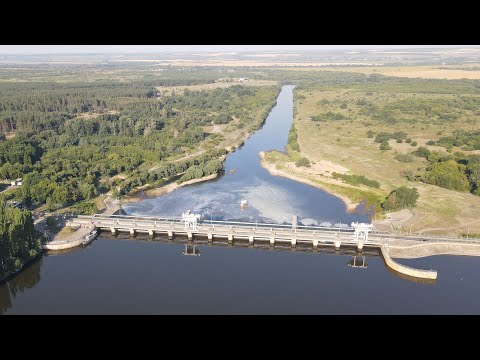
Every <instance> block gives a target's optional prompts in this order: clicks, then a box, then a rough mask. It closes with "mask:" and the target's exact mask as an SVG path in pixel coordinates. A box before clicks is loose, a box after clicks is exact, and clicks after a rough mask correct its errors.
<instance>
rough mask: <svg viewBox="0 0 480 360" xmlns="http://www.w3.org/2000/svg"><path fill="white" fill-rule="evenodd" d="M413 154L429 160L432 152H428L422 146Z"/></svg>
mask: <svg viewBox="0 0 480 360" xmlns="http://www.w3.org/2000/svg"><path fill="white" fill-rule="evenodd" d="M412 154H413V155H415V156H418V157H423V158H425V159H427V158H428V157H429V156H430V150H428V149H427V148H426V147H423V146H420V147H419V148H418V149H417V150H415V151H414V152H412Z"/></svg>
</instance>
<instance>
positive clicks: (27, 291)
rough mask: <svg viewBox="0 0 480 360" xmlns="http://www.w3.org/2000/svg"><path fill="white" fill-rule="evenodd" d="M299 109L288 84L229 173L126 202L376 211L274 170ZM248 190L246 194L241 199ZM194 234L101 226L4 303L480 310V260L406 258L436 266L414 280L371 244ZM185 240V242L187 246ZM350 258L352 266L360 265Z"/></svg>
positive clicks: (281, 211)
mask: <svg viewBox="0 0 480 360" xmlns="http://www.w3.org/2000/svg"><path fill="white" fill-rule="evenodd" d="M292 119H293V86H288V85H287V86H284V87H283V88H282V91H281V93H280V95H279V96H278V99H277V104H276V105H275V106H274V108H273V109H272V111H271V112H270V114H269V116H268V118H267V119H266V122H265V124H264V126H263V127H262V128H261V129H260V130H258V131H257V132H256V133H254V134H253V135H252V136H251V137H250V138H249V139H248V140H246V142H245V145H244V146H242V147H241V148H240V149H237V150H236V151H235V152H233V153H232V154H230V155H229V156H228V157H227V159H226V163H225V174H224V175H223V176H221V177H219V178H218V179H215V180H213V181H209V182H205V183H198V184H194V185H191V186H186V187H183V188H179V189H177V190H175V191H173V192H171V193H169V194H166V195H164V196H161V197H158V198H151V199H145V200H143V201H141V202H138V203H131V204H128V205H125V207H124V208H125V210H126V212H127V213H128V214H135V215H152V216H157V215H158V216H172V215H175V216H179V215H180V214H181V213H182V212H184V211H185V210H187V209H190V210H192V211H193V212H195V213H201V214H202V215H203V216H204V217H205V218H212V219H214V220H245V221H251V222H255V221H258V222H272V223H284V222H286V223H290V222H291V220H292V216H293V215H297V216H298V219H299V221H302V222H304V223H305V224H310V223H315V224H321V223H322V222H330V223H331V224H338V223H342V224H349V223H350V222H352V221H369V218H368V215H366V214H365V213H360V212H358V213H355V212H353V213H347V211H346V207H345V204H344V203H343V202H342V201H341V200H340V199H338V198H336V197H334V196H332V195H330V194H328V193H326V192H324V191H322V190H320V189H318V188H315V187H312V186H309V185H305V184H302V183H298V182H295V181H293V180H290V179H286V178H281V177H275V176H271V175H270V174H269V173H268V172H267V171H266V170H265V169H263V168H262V167H261V166H260V163H259V155H258V153H259V152H260V151H268V150H272V149H276V150H280V151H282V150H284V148H285V145H286V144H287V136H288V131H289V129H290V127H291V123H292ZM241 200H247V201H248V204H249V206H248V207H246V208H241V207H240V201H241ZM186 242H187V239H182V238H174V239H173V241H172V240H168V239H167V238H166V237H165V238H163V237H161V236H156V237H155V238H154V239H149V238H148V237H147V236H145V235H138V236H137V237H135V238H129V237H128V236H125V235H120V236H118V237H113V236H111V235H109V234H107V233H102V234H101V235H100V236H99V237H98V238H97V239H96V240H95V241H93V242H92V243H91V244H90V245H89V246H87V247H80V248H77V249H74V250H72V251H68V252H66V253H63V254H53V253H49V254H47V255H44V256H42V257H41V258H40V259H39V260H38V261H35V262H33V263H32V265H30V266H29V267H28V268H26V269H25V270H24V271H22V272H21V273H20V274H18V275H17V276H15V277H13V278H12V279H11V280H9V281H8V282H6V283H4V284H2V285H1V286H0V313H2V314H472V313H475V314H477V313H480V285H479V284H478V281H477V274H478V273H479V271H480V261H479V260H478V259H477V258H475V257H459V256H458V257H453V256H435V257H427V258H421V259H409V260H404V259H402V260H399V262H401V263H402V264H405V265H409V266H414V267H417V268H424V269H435V270H438V274H439V275H438V279H437V280H436V281H435V282H415V281H412V279H405V278H404V277H401V276H399V275H398V274H395V273H392V272H391V271H389V270H387V268H386V267H385V265H384V263H383V259H382V257H380V256H378V254H376V253H375V252H368V251H365V252H364V253H363V255H360V256H358V254H356V252H355V251H354V250H349V251H347V250H342V251H340V252H334V251H330V252H329V253H326V252H324V251H322V250H320V251H317V252H313V251H311V250H308V251H307V250H302V249H300V248H298V249H297V250H289V249H277V248H276V249H271V248H269V247H268V246H267V247H257V246H255V247H248V246H238V245H234V246H228V245H226V244H225V245H222V244H215V243H214V244H213V245H212V244H206V243H203V242H200V243H199V244H198V245H196V252H197V255H200V256H186V255H184V253H185V252H186V250H187V249H186ZM187 252H188V251H187ZM352 265H353V266H352Z"/></svg>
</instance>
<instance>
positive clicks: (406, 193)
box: [382, 186, 420, 211]
mask: <svg viewBox="0 0 480 360" xmlns="http://www.w3.org/2000/svg"><path fill="white" fill-rule="evenodd" d="M419 196H420V195H419V194H418V190H417V189H416V188H408V187H406V186H401V187H399V188H398V189H395V190H393V191H392V192H391V193H390V194H388V196H387V198H386V199H385V201H384V202H383V203H382V208H383V209H384V210H386V211H397V210H401V209H406V208H413V207H415V205H416V204H417V200H418V198H419Z"/></svg>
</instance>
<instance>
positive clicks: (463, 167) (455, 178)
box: [405, 147, 480, 195]
mask: <svg viewBox="0 0 480 360" xmlns="http://www.w3.org/2000/svg"><path fill="white" fill-rule="evenodd" d="M413 154H415V155H417V156H421V157H424V158H426V159H427V161H428V163H429V164H428V166H427V167H426V168H425V170H424V171H419V172H417V173H412V172H411V171H407V172H405V176H406V177H407V179H409V180H412V181H422V182H424V183H427V184H432V185H437V186H440V187H443V188H445V189H450V190H457V191H469V192H471V193H472V194H475V195H480V155H465V154H463V153H455V154H447V153H442V152H438V151H433V152H430V151H429V150H428V149H426V148H422V147H420V148H418V149H417V150H416V151H415V152H413Z"/></svg>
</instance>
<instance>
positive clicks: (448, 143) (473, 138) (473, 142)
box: [427, 110, 480, 150]
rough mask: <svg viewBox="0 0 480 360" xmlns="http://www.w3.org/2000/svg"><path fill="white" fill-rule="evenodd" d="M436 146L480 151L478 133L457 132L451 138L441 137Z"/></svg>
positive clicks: (479, 132)
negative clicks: (464, 147)
mask: <svg viewBox="0 0 480 360" xmlns="http://www.w3.org/2000/svg"><path fill="white" fill-rule="evenodd" d="M479 111H480V110H479ZM427 144H428V143H427ZM436 144H437V145H438V146H443V147H445V148H451V147H453V146H458V147H462V146H467V147H468V148H467V149H464V150H480V131H475V132H466V131H460V130H457V131H455V132H454V134H453V135H452V136H444V137H441V138H440V139H439V140H438V141H437V143H436Z"/></svg>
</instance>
